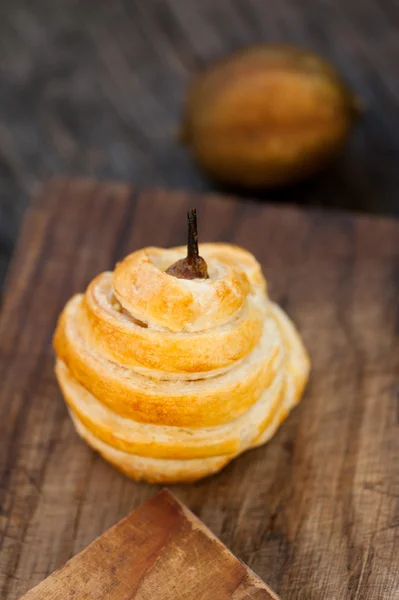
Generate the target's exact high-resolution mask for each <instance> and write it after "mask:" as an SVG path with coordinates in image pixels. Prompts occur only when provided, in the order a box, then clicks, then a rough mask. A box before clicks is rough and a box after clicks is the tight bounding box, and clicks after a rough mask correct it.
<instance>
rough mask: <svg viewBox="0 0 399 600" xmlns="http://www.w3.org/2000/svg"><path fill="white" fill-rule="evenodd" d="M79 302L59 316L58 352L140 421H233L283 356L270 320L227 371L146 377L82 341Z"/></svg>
mask: <svg viewBox="0 0 399 600" xmlns="http://www.w3.org/2000/svg"><path fill="white" fill-rule="evenodd" d="M80 301H81V299H80V298H79V297H76V296H75V297H74V298H72V300H71V301H70V302H69V303H68V304H67V306H66V308H65V310H64V312H63V313H62V315H61V318H60V320H59V323H58V326H57V330H56V334H55V338H54V345H55V350H56V353H57V355H58V356H59V358H61V359H62V360H63V361H64V362H65V363H66V365H67V366H68V368H69V369H70V371H71V372H72V373H73V375H74V377H75V378H76V379H77V381H79V383H81V384H82V385H83V387H85V388H86V389H87V390H88V391H89V392H90V393H91V394H93V396H95V397H96V398H97V399H98V400H100V401H101V402H103V403H104V404H105V405H106V406H108V407H109V408H110V409H111V410H113V411H114V412H116V413H117V414H119V415H121V416H124V417H127V418H131V419H134V420H136V421H140V422H142V423H152V424H158V425H169V426H176V427H211V426H213V425H220V424H221V423H226V422H228V421H230V420H232V419H235V418H237V417H239V416H240V415H241V414H243V413H244V412H245V411H246V410H248V408H249V407H250V406H252V405H253V404H254V403H255V402H257V400H258V399H259V398H260V396H261V395H262V393H263V391H264V390H265V389H266V388H267V387H268V386H269V385H270V383H271V382H272V381H273V378H274V376H275V373H276V372H277V369H278V368H279V365H280V363H281V360H282V355H281V346H280V347H279V345H278V343H279V338H278V337H277V335H276V326H275V324H274V322H273V321H272V320H268V321H267V322H266V323H265V325H264V328H263V332H262V338H261V342H260V343H259V344H258V345H257V346H256V348H255V349H254V350H253V352H252V353H251V354H249V355H248V356H247V357H245V359H244V360H243V361H241V362H240V363H239V364H238V365H235V366H234V368H233V369H231V370H229V371H228V372H227V373H222V374H221V375H218V376H217V377H212V378H210V379H209V380H208V379H200V380H197V381H195V380H194V381H193V380H190V381H184V380H183V381H176V380H174V379H173V380H167V379H155V378H150V377H145V376H143V375H141V374H139V373H137V372H136V371H134V370H133V369H127V368H126V367H123V366H121V365H118V364H116V363H113V362H111V361H109V360H107V359H106V358H104V357H103V356H101V355H100V354H97V353H96V352H94V351H93V349H92V348H91V347H89V346H88V345H87V344H86V342H85V340H84V339H83V338H82V337H81V335H80V333H79V331H78V330H77V327H76V322H75V319H74V315H75V311H76V308H77V306H78V304H79V302H80ZM221 351H222V349H221ZM215 399H217V401H215Z"/></svg>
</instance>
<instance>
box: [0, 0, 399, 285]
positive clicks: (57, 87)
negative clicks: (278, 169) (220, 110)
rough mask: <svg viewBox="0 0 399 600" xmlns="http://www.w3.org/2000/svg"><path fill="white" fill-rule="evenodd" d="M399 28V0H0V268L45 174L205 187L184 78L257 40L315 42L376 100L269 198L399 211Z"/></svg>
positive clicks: (355, 85) (366, 97)
mask: <svg viewBox="0 0 399 600" xmlns="http://www.w3.org/2000/svg"><path fill="white" fill-rule="evenodd" d="M398 26H399V4H398V3H397V2H395V1H394V0H362V1H359V0H334V1H332V0H328V1H325V2H323V3H322V4H320V1H319V0H302V1H301V2H298V1H297V0H269V1H268V2H265V1H264V0H218V2H215V1H214V0H201V1H200V2H199V1H197V0H162V1H160V0H145V1H143V0H113V1H112V2H107V1H106V0H85V2H77V1H76V0H53V1H49V0H35V2H32V1H28V0H14V1H13V2H5V1H4V2H0V40H1V43H0V89H1V94H0V192H1V196H0V198H1V201H0V255H1V256H3V264H1V260H0V277H2V275H3V273H4V269H5V261H6V259H7V257H9V256H10V254H11V251H12V246H13V243H14V240H15V236H16V231H17V227H18V223H19V219H20V215H21V212H22V209H23V207H24V206H25V202H26V199H27V197H28V196H30V194H31V190H32V186H33V185H34V184H35V182H36V181H37V180H40V179H42V178H44V177H46V176H48V175H52V174H54V173H64V174H65V173H68V174H79V175H84V176H96V177H101V178H104V177H107V178H120V179H123V180H132V181H134V182H135V183H138V184H139V185H145V186H148V185H152V186H154V185H162V186H168V187H170V186H174V187H181V188H188V189H192V190H205V189H209V188H210V185H209V183H208V182H207V181H206V180H205V179H204V178H203V177H202V176H201V175H200V174H199V173H198V171H197V169H196V168H195V166H194V165H193V164H192V162H191V160H190V158H189V157H188V155H187V153H186V152H185V150H183V149H182V148H181V147H180V146H179V145H178V144H177V143H176V140H175V138H174V133H175V131H176V124H177V122H178V120H179V115H180V110H181V104H182V101H183V96H184V92H185V89H186V85H187V82H188V80H189V78H190V76H191V75H193V74H194V73H195V72H196V71H197V70H198V69H199V68H201V67H202V66H203V65H205V64H207V63H209V62H211V61H212V60H214V59H216V58H219V57H220V56H223V55H226V54H228V53H230V52H232V51H233V50H236V49H237V48H240V47H243V46H246V45H248V44H253V43H258V42H262V41H279V42H290V43H294V44H298V45H300V46H303V47H307V48H311V49H313V50H315V51H317V52H319V53H320V54H321V55H322V56H324V57H326V58H327V59H329V60H331V61H332V62H333V63H334V64H336V66H337V67H338V68H339V69H340V71H341V72H342V74H343V76H344V77H345V79H346V80H347V81H348V82H349V84H350V85H351V86H352V87H353V88H354V89H355V90H356V91H357V92H358V94H359V95H360V96H362V97H363V98H364V101H365V103H366V106H367V111H366V113H365V115H364V117H363V119H362V121H361V123H360V124H359V127H358V129H357V132H356V134H355V136H354V137H353V139H352V143H351V145H350V148H349V150H348V153H347V156H346V157H344V158H343V160H342V161H341V162H340V164H339V165H337V166H336V167H335V168H333V169H332V170H331V171H330V172H329V173H327V174H325V175H323V176H320V177H318V178H316V179H314V180H312V181H311V182H309V183H306V184H303V185H301V186H297V187H294V188H290V189H287V190H284V191H282V192H270V193H269V194H268V198H269V199H270V200H272V201H275V200H281V201H285V200H288V201H289V202H295V203H299V204H304V203H305V204H315V203H316V204H323V205H325V206H335V207H337V206H339V207H343V208H355V209H362V210H366V211H373V212H379V211H384V212H392V213H393V212H395V213H396V214H398V212H399V203H398V194H397V190H398V188H399V171H398V169H397V155H398V151H399V84H398V77H397V64H398V61H399V45H398V44H397V43H396V38H397V29H398ZM259 198H260V196H259Z"/></svg>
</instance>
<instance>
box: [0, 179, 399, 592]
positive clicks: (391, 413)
mask: <svg viewBox="0 0 399 600" xmlns="http://www.w3.org/2000/svg"><path fill="white" fill-rule="evenodd" d="M193 205H196V206H197V208H198V213H199V225H200V239H201V240H202V241H211V240H227V241H233V242H235V243H237V244H240V245H243V246H245V247H247V248H248V249H249V250H251V251H253V252H254V253H255V254H256V256H257V257H258V258H259V260H260V261H261V262H262V264H263V267H264V271H265V274H266V276H267V278H268V281H269V291H270V295H271V297H272V298H274V299H276V300H277V301H279V302H280V303H281V304H282V305H283V306H284V308H285V309H286V310H287V312H288V313H289V314H290V315H291V316H292V317H293V319H294V320H295V322H296V323H297V325H298V327H299V329H300V331H301V333H302V335H303V337H304V340H305V342H306V345H307V347H308V348H309V350H310V353H311V356H312V361H313V371H312V376H311V382H310V385H309V387H308V390H307V392H306V394H305V397H304V399H303V401H302V403H301V404H300V406H299V407H298V408H297V409H295V411H294V412H293V414H292V415H291V416H290V417H289V419H288V420H287V421H286V422H285V423H284V425H283V426H282V428H281V429H280V431H279V432H278V434H277V435H276V436H275V438H274V439H273V440H272V441H271V442H270V443H269V444H268V445H267V446H266V447H263V448H260V449H258V450H255V451H251V452H248V453H247V454H245V455H244V456H242V457H240V458H239V459H238V460H236V461H234V462H233V463H232V464H231V465H230V466H229V467H228V468H227V469H225V470H224V471H223V472H222V473H220V474H219V475H217V476H215V477H212V478H209V479H206V480H204V481H201V482H199V483H197V484H195V485H189V486H174V492H175V493H176V495H177V496H178V497H179V499H181V500H182V501H183V502H184V503H185V504H186V505H187V506H188V507H189V508H190V509H191V510H193V511H194V513H195V514H197V515H198V516H199V517H200V518H201V520H202V521H204V522H205V524H206V525H207V526H208V527H209V528H210V529H211V531H212V532H213V533H214V534H215V535H216V536H218V537H219V538H221V540H222V541H223V542H224V543H225V544H226V545H227V546H228V548H229V549H230V550H231V551H232V552H233V553H234V554H236V555H237V556H238V557H239V558H241V559H242V560H243V561H244V562H245V563H247V564H248V565H249V566H250V567H251V568H252V569H253V570H254V571H255V572H256V573H257V574H258V575H259V576H260V577H261V578H262V579H264V580H265V581H267V582H268V583H269V584H270V585H271V587H272V588H273V589H275V590H276V592H277V593H278V594H279V595H280V596H281V597H282V598H283V599H284V600H288V599H300V598H304V599H305V598H306V600H320V598H328V599H329V600H334V599H336V600H342V599H345V600H358V599H360V598H361V599H362V600H376V599H380V598H383V599H384V600H390V599H392V600H393V599H395V600H397V598H398V597H399V576H398V561H399V537H398V535H399V513H398V499H399V448H398V445H399V426H398V422H399V406H398V397H399V380H398V374H399V318H398V298H399V242H398V240H399V223H398V222H397V221H393V220H389V219H375V218H369V217H353V216H341V215H334V214H328V213H323V212H305V211H302V210H299V209H294V208H286V207H273V206H268V205H259V204H254V203H252V202H239V201H235V200H232V199H226V198H220V197H216V196H204V197H201V196H194V195H191V194H186V193H183V192H180V193H176V192H166V191H162V190H159V191H143V192H141V191H138V190H131V189H130V188H129V187H127V186H123V185H117V184H104V183H93V182H90V181H80V182H76V181H53V182H52V183H50V184H49V185H47V186H45V187H44V189H43V191H42V193H41V194H40V196H39V198H38V199H37V201H36V202H35V203H34V205H33V206H32V208H31V209H30V210H29V211H28V213H27V215H26V218H25V221H24V224H23V226H22V229H21V232H20V237H19V243H18V247H17V249H16V252H15V256H14V260H13V263H12V266H11V269H10V273H9V277H8V282H7V287H6V290H5V296H4V303H3V309H2V317H1V320H0V340H1V346H0V353H1V357H0V376H1V379H0V381H1V386H0V428H1V431H0V434H1V435H0V494H1V504H0V506H1V512H0V527H1V544H2V546H1V553H0V597H1V598H4V599H6V600H14V599H15V598H18V597H19V596H20V595H21V594H22V593H24V592H25V591H27V590H28V589H30V588H31V587H33V585H35V584H37V583H39V582H40V581H41V580H43V579H44V578H45V577H46V576H47V575H49V574H50V573H51V572H52V571H53V570H54V569H55V568H57V567H60V566H61V565H63V564H64V563H65V562H66V561H67V560H68V559H69V558H70V557H71V556H73V555H75V554H76V553H77V552H79V551H80V550H81V549H82V548H84V547H86V546H87V545H88V544H89V543H90V542H91V541H92V540H93V539H95V538H96V537H97V536H98V535H99V534H101V533H103V532H104V531H105V530H106V529H107V528H108V527H110V526H111V525H113V524H114V523H115V522H117V521H118V520H119V519H120V518H122V517H124V516H125V515H126V514H128V513H129V512H130V511H131V510H132V509H134V508H136V507H137V506H138V505H139V504H141V503H142V502H143V501H144V500H146V499H147V498H149V497H151V496H153V495H154V491H155V490H156V489H157V488H156V487H154V486H150V485H146V484H137V483H134V482H132V481H130V480H129V479H127V478H125V477H124V476H122V475H120V474H119V473H118V472H116V471H115V470H114V469H112V467H110V466H109V465H108V464H106V463H105V462H104V461H103V460H102V459H101V458H100V457H99V456H97V455H96V454H95V453H93V452H92V451H91V450H90V449H89V448H88V447H87V446H86V445H85V444H84V443H83V442H81V441H80V440H79V439H78V437H77V436H76V434H75V432H74V430H73V427H72V424H71V423H70V420H69V418H68V416H67V412H66V409H65V406H64V403H63V401H62V399H61V396H60V393H59V391H58V388H57V385H56V382H55V378H54V375H53V363H54V356H53V352H52V349H51V336H52V332H53V329H54V325H55V322H56V318H57V315H58V313H59V311H60V310H61V308H62V306H63V304H64V303H65V301H66V300H67V299H68V298H69V297H70V296H71V294H72V293H74V292H77V291H81V290H83V289H84V288H85V286H86V285H87V283H88V282H89V280H90V279H91V278H92V277H93V276H94V275H96V274H97V273H98V272H99V271H102V270H104V269H108V268H112V267H113V265H114V264H115V262H116V261H117V260H118V259H120V258H121V257H123V256H124V255H125V254H126V253H128V252H129V251H132V250H134V249H137V248H139V247H142V246H148V245H156V244H157V245H160V246H169V245H173V244H181V243H184V241H185V239H186V232H185V227H186V225H185V211H186V210H187V209H188V208H190V207H192V206H193Z"/></svg>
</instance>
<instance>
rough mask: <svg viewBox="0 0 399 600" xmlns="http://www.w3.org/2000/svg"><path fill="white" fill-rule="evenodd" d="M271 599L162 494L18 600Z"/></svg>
mask: <svg viewBox="0 0 399 600" xmlns="http://www.w3.org/2000/svg"><path fill="white" fill-rule="evenodd" d="M93 597H95V598H98V599H99V600H101V599H107V600H121V598H126V599H127V598H129V600H157V599H159V600H161V599H162V600H168V599H170V600H175V598H179V599H181V600H194V599H195V598H201V600H214V599H215V598H218V600H229V599H233V598H235V599H237V600H239V599H240V598H246V599H248V600H250V599H253V600H255V599H256V600H273V599H274V600H278V598H277V596H276V595H275V594H274V593H273V592H272V591H271V590H270V589H269V588H268V587H267V586H266V585H265V584H264V583H263V582H262V581H261V580H260V579H259V578H258V577H256V576H255V574H254V573H253V572H252V571H251V570H250V569H248V567H246V566H245V565H244V564H243V563H242V562H240V561H239V560H237V558H235V557H234V556H233V555H232V554H231V552H229V551H228V550H227V548H226V546H224V545H223V544H222V543H221V542H220V541H219V540H218V539H217V538H216V537H215V536H214V535H213V534H212V533H211V532H210V531H209V529H207V528H206V527H205V526H204V525H203V523H201V521H200V520H199V519H197V518H196V517H195V516H194V515H193V514H192V513H191V512H190V511H189V510H188V509H187V508H186V507H185V506H184V505H183V504H181V503H180V502H178V500H176V498H175V497H174V496H173V495H172V494H171V493H170V492H168V491H166V490H165V491H163V492H160V493H159V494H157V496H156V497H155V498H152V499H151V500H147V502H145V504H143V505H142V506H140V507H139V508H137V509H136V510H135V511H134V512H133V513H131V514H130V515H129V516H128V517H126V518H125V519H123V520H122V521H120V522H119V523H117V524H116V525H114V527H112V528H111V529H109V530H108V531H107V532H106V533H104V534H103V535H102V536H100V537H99V538H97V539H96V540H95V541H94V542H93V543H92V544H90V545H89V546H88V548H86V549H85V550H83V551H82V552H81V553H80V554H78V555H77V556H75V557H74V558H72V559H71V560H70V561H68V562H67V563H66V565H64V566H63V567H62V568H61V569H59V570H57V571H55V573H53V574H52V575H50V577H48V578H47V579H45V581H43V582H42V583H41V584H39V585H38V586H36V587H35V588H34V589H33V590H31V591H30V592H28V593H27V594H26V595H25V596H24V597H23V599H22V598H21V600H58V599H59V598H63V600H76V598H79V600H85V599H86V598H87V600H89V599H92V598H93Z"/></svg>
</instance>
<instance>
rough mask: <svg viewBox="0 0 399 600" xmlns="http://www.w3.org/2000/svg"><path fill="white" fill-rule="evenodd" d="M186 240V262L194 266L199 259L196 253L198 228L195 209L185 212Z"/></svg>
mask: <svg viewBox="0 0 399 600" xmlns="http://www.w3.org/2000/svg"><path fill="white" fill-rule="evenodd" d="M187 220H188V239H187V262H188V263H189V264H191V265H194V264H195V263H196V262H197V260H198V257H199V252H198V228H197V211H196V209H195V208H192V209H191V210H189V211H187Z"/></svg>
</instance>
